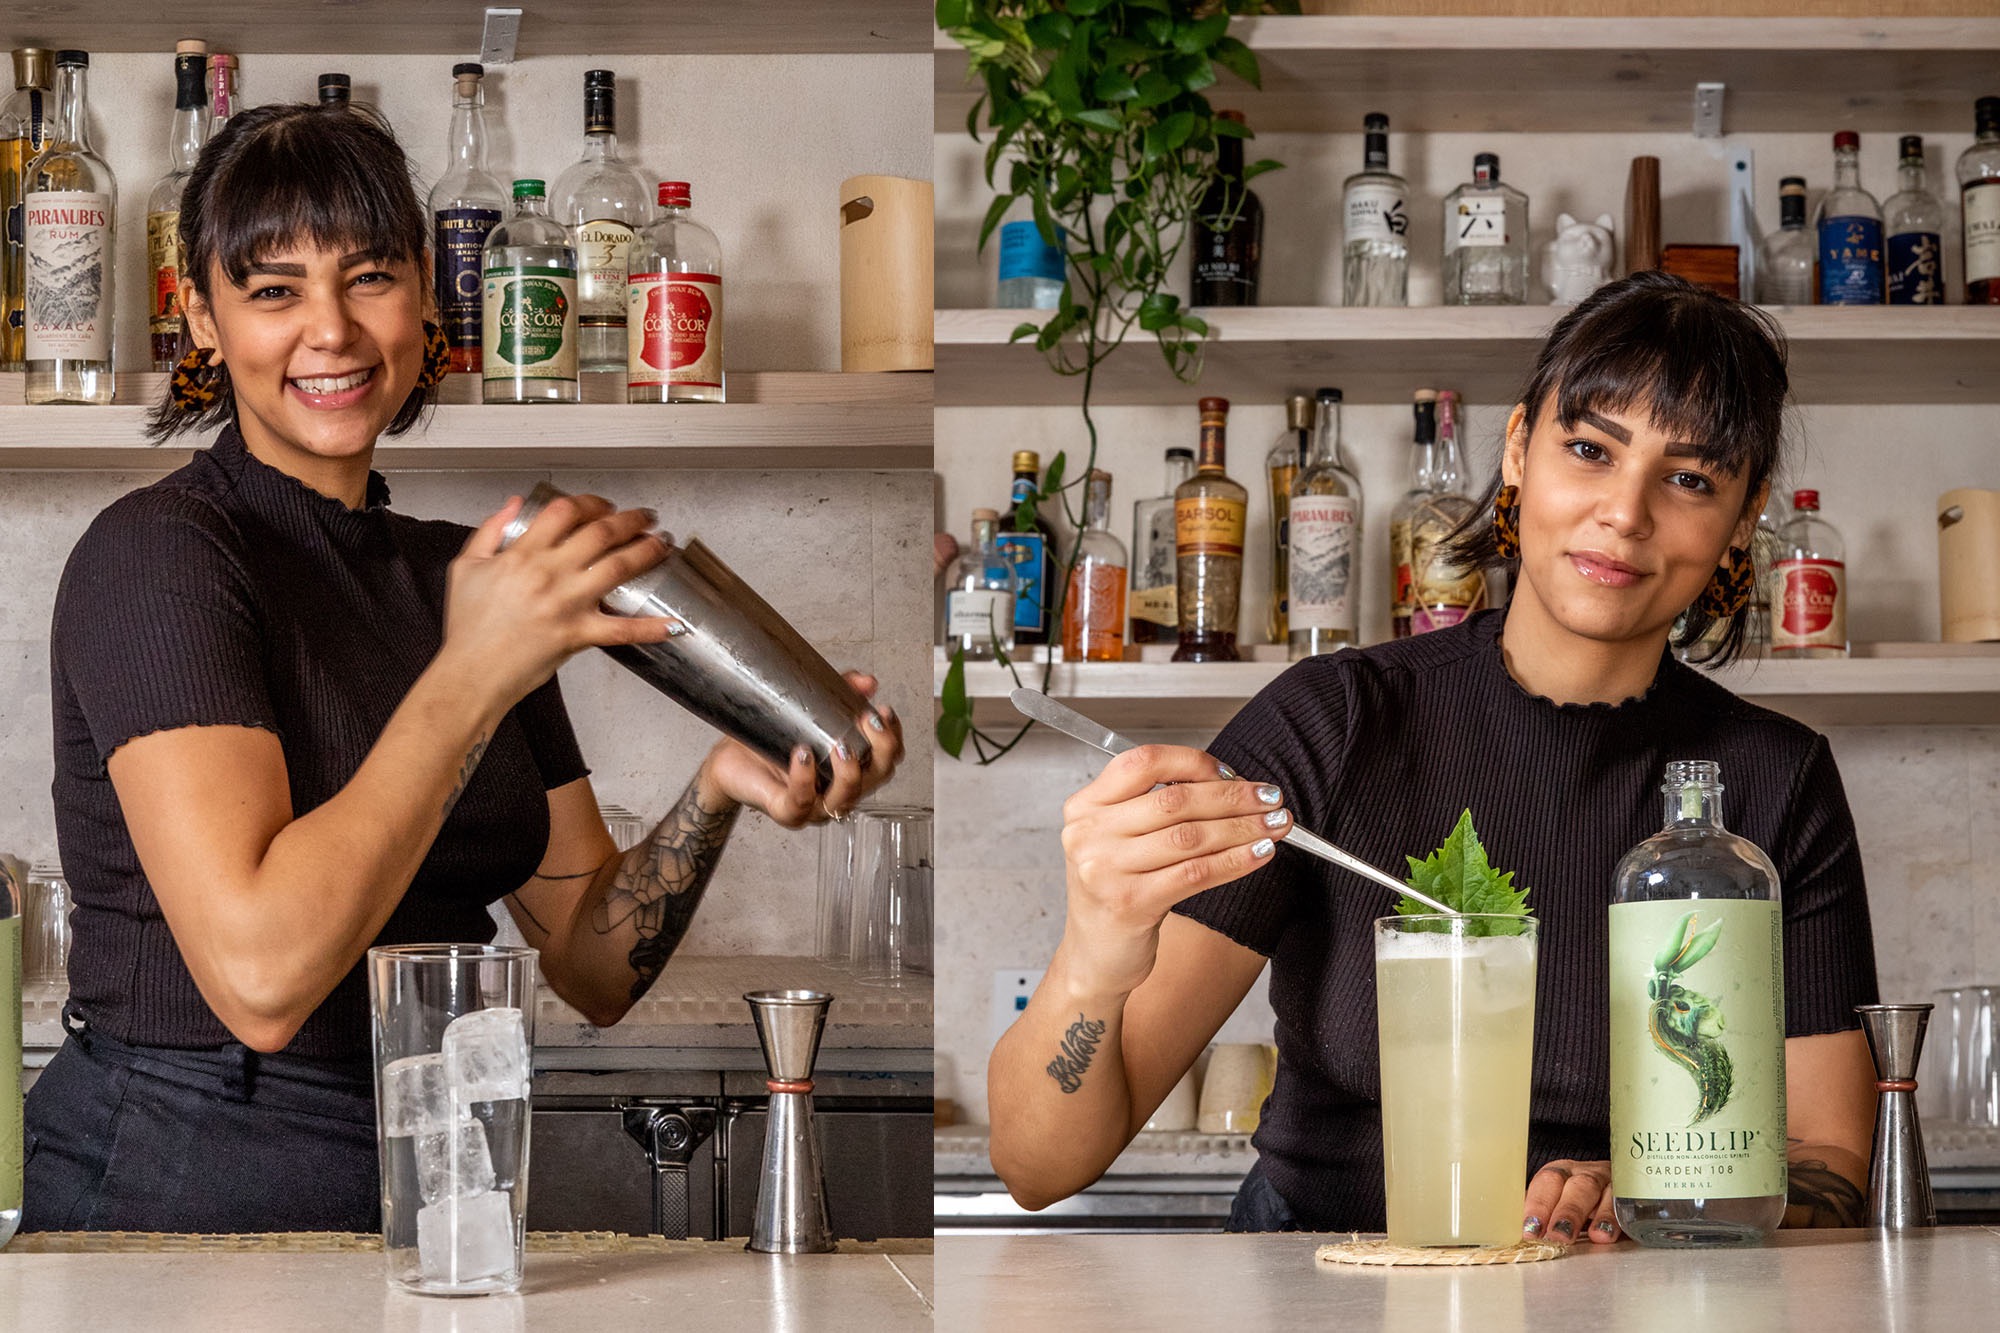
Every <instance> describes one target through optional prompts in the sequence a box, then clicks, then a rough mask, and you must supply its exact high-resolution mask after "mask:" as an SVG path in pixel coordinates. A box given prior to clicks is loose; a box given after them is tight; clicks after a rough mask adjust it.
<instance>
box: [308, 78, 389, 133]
mask: <svg viewBox="0 0 2000 1333" xmlns="http://www.w3.org/2000/svg"><path fill="white" fill-rule="evenodd" d="M319 104H320V105H321V106H323V107H329V108H332V109H335V110H339V111H352V112H354V113H355V114H356V115H358V116H366V117H367V118H368V119H369V120H372V121H374V122H375V123H376V124H377V125H380V126H381V127H382V128H383V129H385V130H387V129H388V128H389V118H388V117H387V116H385V115H383V114H382V112H381V109H380V108H378V107H377V106H376V105H375V104H374V103H372V102H357V101H355V100H354V80H353V79H352V78H350V77H348V76H347V75H345V74H342V73H340V72H338V71H335V72H333V73H329V74H322V75H320V76H319ZM393 132H394V131H391V133H393Z"/></svg>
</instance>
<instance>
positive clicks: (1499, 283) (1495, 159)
mask: <svg viewBox="0 0 2000 1333" xmlns="http://www.w3.org/2000/svg"><path fill="white" fill-rule="evenodd" d="M1527 300H1528V196H1527V195H1525V194H1522V193H1521V192H1520V191H1519V190H1517V189H1515V188H1514V187H1513V186H1511V185H1503V184H1502V183H1501V181H1500V156H1499V154H1497V153H1480V154H1479V155H1478V156H1476V157H1474V158H1473V159H1472V179H1471V180H1470V181H1468V182H1467V183H1466V184H1464V185H1461V186H1459V187H1458V188H1457V189H1456V190H1453V191H1452V192H1451V193H1450V194H1448V195H1446V196H1445V201H1444V303H1445V304H1446V305H1525V304H1526V303H1527Z"/></svg>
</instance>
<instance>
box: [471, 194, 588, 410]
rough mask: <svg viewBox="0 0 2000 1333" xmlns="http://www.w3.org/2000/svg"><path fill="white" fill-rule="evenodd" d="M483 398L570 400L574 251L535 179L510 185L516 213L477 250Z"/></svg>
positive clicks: (574, 384)
mask: <svg viewBox="0 0 2000 1333" xmlns="http://www.w3.org/2000/svg"><path fill="white" fill-rule="evenodd" d="M480 274H481V285H482V288H483V297H484V306H483V307H482V310H481V313H480V323H481V336H482V338H483V339H484V342H483V344H482V346H481V355H480V374H481V375H482V377H483V383H482V385H481V397H482V401H484V402H488V403H573V402H575V401H577V397H578V394H577V382H576V346H577V318H576V282H577V279H576V250H575V249H574V248H573V247H572V246H571V245H570V243H569V231H568V229H567V228H565V227H564V226H563V225H562V223H560V222H557V221H556V220H555V219H554V218H552V217H550V216H549V209H548V201H547V199H546V198H545V197H544V186H543V184H542V182H541V181H538V180H517V181H515V182H514V215H513V216H512V217H510V218H508V219H507V220H506V221H505V222H502V223H501V224H500V225H499V226H497V227H495V228H494V229H493V230H492V231H491V232H489V233H487V237H486V246H485V249H484V250H483V251H482V252H481V264H480Z"/></svg>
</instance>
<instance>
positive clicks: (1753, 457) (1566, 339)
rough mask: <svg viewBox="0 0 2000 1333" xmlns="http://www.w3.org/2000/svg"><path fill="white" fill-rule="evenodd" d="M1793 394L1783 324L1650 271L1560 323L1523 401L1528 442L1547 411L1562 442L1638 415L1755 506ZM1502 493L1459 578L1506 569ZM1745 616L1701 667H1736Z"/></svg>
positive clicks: (1700, 618) (1459, 542)
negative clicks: (1604, 420)
mask: <svg viewBox="0 0 2000 1333" xmlns="http://www.w3.org/2000/svg"><path fill="white" fill-rule="evenodd" d="M1789 389H1790V382H1789V380H1788V379H1787V377H1786V373H1785V335H1784V333H1783V331H1782V330H1780V329H1779V327H1778V324H1777V321H1775V320H1773V319H1772V318H1771V317H1770V316H1769V315H1767V314H1765V313H1764V312H1763V311H1761V310H1759V309H1757V308H1756V307H1755V306H1749V305H1745V304H1743V303H1742V302H1740V301H1732V300H1731V299H1729V298H1728V297H1726V296H1721V295H1718V294H1717V293H1715V292H1712V291H1709V290H1708V289H1707V288H1705V287H1697V286H1695V285H1694V284H1693V283H1691V282H1688V281H1686V280H1685V279H1683V278H1677V277H1675V276H1673V275H1672V274H1670V273H1661V272H1657V271H1647V272H1641V273H1634V274H1632V275H1631V276H1630V277H1628V278H1621V279H1619V280H1618V281H1617V282H1608V283H1606V284H1605V285H1604V286H1602V287H1599V288H1598V289H1597V290H1596V291H1594V292H1592V293H1591V294H1590V295H1589V296H1587V297H1585V298H1584V300H1583V301H1582V302H1581V303H1579V304H1578V305H1577V307H1576V308H1575V309H1573V310H1571V311H1570V312H1569V313H1568V314H1566V315H1564V316H1563V317H1562V318H1561V319H1560V320H1558V321H1557V322H1556V326H1555V328H1554V329H1552V330H1551V331H1550V333H1549V336H1548V341H1546V342H1544V343H1543V344H1542V350H1541V354H1540V355H1539V356H1537V357H1536V359H1535V369H1534V373H1533V374H1531V375H1530V376H1529V377H1528V383H1527V386H1526V387H1525V388H1523V389H1522V390H1521V396H1520V399H1519V400H1518V401H1519V402H1521V403H1522V404H1523V405H1524V406H1525V407H1526V409H1527V421H1526V429H1527V430H1528V431H1530V432H1532V431H1533V430H1534V428H1535V422H1536V420H1537V419H1538V418H1539V416H1540V414H1541V413H1542V412H1543V411H1544V410H1547V409H1553V410H1554V412H1555V418H1556V420H1557V421H1558V422H1560V423H1561V425H1562V426H1563V428H1564V429H1565V430H1567V429H1569V428H1570V427H1571V426H1573V425H1575V424H1576V422H1577V421H1579V420H1580V419H1582V417H1584V416H1585V415H1586V414H1587V413H1590V412H1627V411H1630V410H1631V409H1632V408H1634V407H1636V406H1639V405H1641V404H1643V405H1644V406H1645V408H1646V409H1647V410H1648V412H1649V413H1650V414H1651V416H1652V420H1653V425H1654V426H1655V428H1657V429H1659V430H1661V431H1665V432H1669V433H1671V434H1672V435H1674V436H1676V437H1678V438H1680V439H1683V440H1687V441H1689V442H1691V443H1692V444H1693V445H1694V446H1695V447H1696V449H1697V450H1698V451H1699V457H1700V459H1701V461H1702V462H1703V463H1705V464H1707V465H1708V466H1710V467H1713V468H1717V469H1720V470H1721V471H1724V472H1727V473H1729V474H1731V475H1732V476H1743V477H1746V478H1747V479H1748V480H1749V483H1750V485H1749V490H1748V491H1747V492H1746V497H1745V501H1744V503H1745V504H1748V503H1750V501H1752V500H1755V499H1756V497H1757V492H1758V490H1759V489H1760V488H1761V487H1762V486H1763V485H1764V484H1765V483H1766V482H1768V481H1770V480H1771V478H1772V477H1773V476H1774V475H1775V474H1776V472H1777V470H1778V462H1779V457H1780V454H1781V452H1782V449H1783V442H1784V435H1785V397H1786V394H1787V393H1788V392H1789ZM1503 447H1504V446H1503ZM1500 484H1501V483H1500V478H1499V476H1497V475H1496V476H1495V477H1494V479H1493V481H1492V484H1491V485H1489V486H1488V487H1487V488H1486V493H1485V495H1484V496H1482V497H1481V499H1480V502H1479V505H1478V508H1477V509H1475V510H1474V511H1473V512H1472V514H1471V515H1469V516H1468V517H1467V518H1466V520H1465V521H1464V522H1463V523H1461V524H1460V525H1459V526H1458V529H1457V530H1456V531H1454V532H1453V533H1452V535H1451V537H1450V539H1449V540H1448V541H1447V542H1446V544H1445V546H1444V553H1445V555H1446V557H1447V558H1448V559H1450V560H1451V561H1452V562H1453V563H1455V564H1457V565H1459V566H1461V567H1462V568H1466V569H1483V568H1485V567H1487V566H1489V565H1496V564H1508V563H1509V562H1506V561H1503V560H1502V559H1501V557H1500V550H1499V546H1498V544H1497V542H1496V540H1495V534H1494V530H1493V526H1492V520H1491V515H1492V512H1493V500H1494V497H1495V496H1496V495H1498V494H1499V491H1500ZM1513 572H1515V571H1514V570H1513V569H1511V568H1510V569H1509V573H1510V574H1511V573H1513ZM1749 616H1750V613H1749V609H1748V608H1747V607H1746V608H1745V609H1744V610H1742V611H1739V612H1737V613H1736V615H1735V616H1733V617H1732V618H1731V619H1730V623H1729V627H1728V629H1727V630H1726V631H1725V632H1724V634H1723V638H1722V641H1721V643H1720V644H1719V645H1718V646H1717V647H1716V649H1715V652H1714V653H1713V654H1712V655H1710V656H1709V657H1706V658H1704V659H1703V660H1704V661H1708V662H1728V661H1731V660H1733V659H1734V658H1735V657H1736V656H1737V655H1738V654H1739V653H1740V652H1741V651H1742V649H1743V647H1744V635H1745V629H1746V625H1747V622H1748V620H1749ZM1711 624H1712V618H1711V617H1709V616H1706V615H1702V614H1701V613H1700V612H1698V611H1695V610H1692V609H1691V610H1690V611H1689V612H1688V614H1687V615H1686V616H1684V617H1682V619H1681V621H1680V624H1679V633H1678V634H1677V635H1676V636H1675V638H1674V647H1676V648H1679V649H1683V650H1685V649H1687V648H1690V647H1692V646H1693V645H1694V644H1695V643H1697V642H1699V641H1700V640H1701V638H1702V636H1703V635H1705V634H1707V633H1708V630H1709V627H1710V625H1711Z"/></svg>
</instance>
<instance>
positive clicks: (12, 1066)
mask: <svg viewBox="0 0 2000 1333" xmlns="http://www.w3.org/2000/svg"><path fill="white" fill-rule="evenodd" d="M18 866H19V862H15V861H10V860H7V859H5V858H0V1248H4V1247H5V1246H6V1244H7V1242H8V1241H10V1240H12V1239H14V1233H15V1232H16V1231H18V1230H19V1229H20V1226H21V1173H22V1168H23V1167H24V1166H25V1165H26V1158H25V1156H24V1153H25V1147H26V1141H25V1138H24V1135H23V1132H22V1131H23V1128H24V1126H23V1125H22V1123H21V1115H22V1106H21V905H22V903H23V902H25V901H26V899H25V897H24V896H23V891H24V890H25V889H26V888H27V885H25V884H23V883H22V882H21V881H20V879H19V878H18V877H17V875H16V869H17V867H18Z"/></svg>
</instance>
